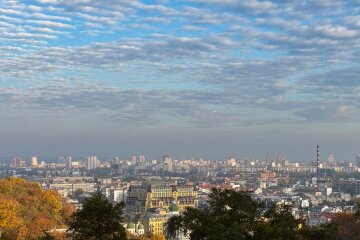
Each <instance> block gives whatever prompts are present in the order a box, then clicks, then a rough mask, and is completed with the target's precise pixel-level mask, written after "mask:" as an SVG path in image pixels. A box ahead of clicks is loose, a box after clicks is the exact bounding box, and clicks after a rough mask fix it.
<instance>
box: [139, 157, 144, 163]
mask: <svg viewBox="0 0 360 240" xmlns="http://www.w3.org/2000/svg"><path fill="white" fill-rule="evenodd" d="M139 162H140V164H142V165H144V164H145V156H144V155H140V157H139Z"/></svg>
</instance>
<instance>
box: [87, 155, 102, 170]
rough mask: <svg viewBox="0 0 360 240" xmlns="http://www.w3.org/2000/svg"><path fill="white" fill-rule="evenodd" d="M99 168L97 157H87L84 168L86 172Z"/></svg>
mask: <svg viewBox="0 0 360 240" xmlns="http://www.w3.org/2000/svg"><path fill="white" fill-rule="evenodd" d="M98 166H99V160H98V158H97V156H89V157H87V158H86V160H85V168H86V169H87V170H91V169H95V168H97V167H98Z"/></svg>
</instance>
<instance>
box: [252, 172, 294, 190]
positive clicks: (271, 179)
mask: <svg viewBox="0 0 360 240" xmlns="http://www.w3.org/2000/svg"><path fill="white" fill-rule="evenodd" d="M258 181H259V187H260V188H261V189H265V188H268V187H278V186H286V185H287V184H288V183H289V177H288V175H287V174H280V175H279V174H277V173H276V172H273V171H270V170H264V171H261V172H260V173H259V174H258Z"/></svg>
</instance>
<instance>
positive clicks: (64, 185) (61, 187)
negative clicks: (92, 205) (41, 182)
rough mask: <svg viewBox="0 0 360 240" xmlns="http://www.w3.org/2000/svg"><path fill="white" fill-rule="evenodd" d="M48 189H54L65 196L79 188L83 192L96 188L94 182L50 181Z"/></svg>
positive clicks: (89, 191)
mask: <svg viewBox="0 0 360 240" xmlns="http://www.w3.org/2000/svg"><path fill="white" fill-rule="evenodd" d="M49 189H53V190H56V191H57V192H58V193H59V194H60V195H61V196H63V197H67V196H71V195H73V194H74V193H75V191H76V190H78V189H81V190H82V191H83V192H84V193H94V192H95V190H96V186H95V183H89V182H55V183H50V185H49Z"/></svg>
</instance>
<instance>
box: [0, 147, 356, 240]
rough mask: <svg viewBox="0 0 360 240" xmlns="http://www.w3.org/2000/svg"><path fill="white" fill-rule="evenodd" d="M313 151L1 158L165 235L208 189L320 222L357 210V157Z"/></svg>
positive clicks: (18, 171) (78, 202) (71, 196)
mask: <svg viewBox="0 0 360 240" xmlns="http://www.w3.org/2000/svg"><path fill="white" fill-rule="evenodd" d="M313 150H314V151H313V152H314V159H315V160H314V161H313V162H311V163H299V162H292V161H289V160H288V159H286V158H285V157H283V156H282V155H280V154H278V156H276V158H272V157H270V156H268V155H267V156H266V157H265V158H264V159H256V158H243V159H237V158H235V157H229V158H228V159H226V160H222V161H209V160H206V159H202V158H194V159H174V158H172V157H171V156H170V155H164V156H162V157H161V158H159V159H152V158H146V157H145V156H144V155H133V156H131V158H130V159H121V158H119V157H114V158H112V159H110V160H101V159H99V158H98V157H97V156H88V157H86V158H85V159H74V158H72V157H71V156H66V157H59V158H58V159H56V161H54V162H45V161H42V160H41V159H39V158H38V157H36V156H33V157H31V159H24V160H23V159H22V158H21V157H19V156H17V157H14V158H12V159H11V161H9V162H8V163H3V164H2V165H1V171H0V176H1V177H2V178H9V177H16V178H23V179H26V180H28V181H34V182H38V183H39V184H40V185H41V187H42V189H51V190H55V191H57V192H58V194H59V195H61V196H62V197H64V198H66V199H68V201H69V202H71V203H72V204H74V206H75V208H76V209H77V208H81V206H82V200H83V199H84V198H86V197H89V196H91V195H92V194H94V193H95V192H97V191H98V192H101V193H102V194H103V195H104V196H106V197H107V198H108V200H109V201H110V202H112V203H120V202H124V203H125V211H124V216H125V219H126V221H125V222H124V223H123V225H124V227H125V228H126V229H127V231H128V232H129V233H131V234H132V235H134V236H140V235H143V234H147V233H151V234H154V235H159V236H165V235H166V223H167V221H168V219H169V218H171V217H172V216H174V215H178V214H181V212H183V211H185V210H186V208H188V207H191V208H206V207H207V204H208V200H209V194H210V193H211V190H212V189H213V188H217V189H232V190H235V191H243V192H248V193H249V194H250V195H251V197H252V198H254V199H256V200H257V201H261V202H264V203H265V204H266V205H267V206H271V205H272V204H274V203H278V202H284V203H289V204H290V203H291V204H292V213H293V214H294V216H296V217H298V218H300V216H301V218H303V219H306V222H307V223H308V224H309V225H311V226H320V225H321V224H325V223H327V222H329V221H331V219H332V218H334V216H335V215H336V214H339V213H348V212H355V211H356V210H357V205H356V203H357V202H358V201H359V199H358V196H359V195H360V180H359V178H358V177H359V174H360V156H356V157H354V161H353V162H340V161H337V160H336V158H335V157H334V156H333V155H332V154H329V155H328V156H327V157H326V158H324V157H323V158H320V146H319V145H317V146H314V149H313ZM58 231H66V229H58ZM180 239H187V238H186V236H182V237H181V238H180Z"/></svg>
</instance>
